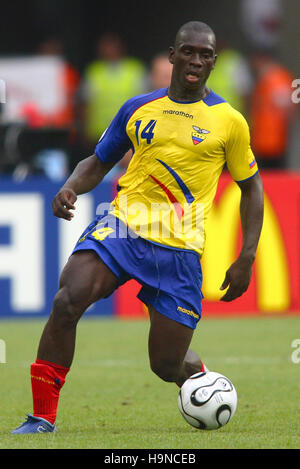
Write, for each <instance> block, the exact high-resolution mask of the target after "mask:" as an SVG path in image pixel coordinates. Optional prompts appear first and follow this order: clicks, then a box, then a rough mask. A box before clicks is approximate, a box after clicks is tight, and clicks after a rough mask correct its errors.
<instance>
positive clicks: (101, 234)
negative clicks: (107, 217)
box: [92, 226, 115, 241]
mask: <svg viewBox="0 0 300 469" xmlns="http://www.w3.org/2000/svg"><path fill="white" fill-rule="evenodd" d="M114 231H115V230H113V229H112V228H110V227H109V226H106V227H103V228H100V229H99V230H96V231H94V232H93V233H92V236H93V237H94V238H95V239H96V240H97V241H103V240H104V239H105V238H106V237H107V236H108V235H109V234H111V233H113V232H114Z"/></svg>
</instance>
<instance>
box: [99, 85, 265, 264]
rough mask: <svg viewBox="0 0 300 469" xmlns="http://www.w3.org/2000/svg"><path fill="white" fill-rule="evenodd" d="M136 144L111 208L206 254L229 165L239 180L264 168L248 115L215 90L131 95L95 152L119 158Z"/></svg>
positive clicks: (133, 224)
mask: <svg viewBox="0 0 300 469" xmlns="http://www.w3.org/2000/svg"><path fill="white" fill-rule="evenodd" d="M130 148H131V149H132V150H133V157H132V159H131V161H130V164H129V166H128V169H127V171H126V173H125V174H124V175H123V176H122V177H121V178H120V180H119V181H118V194H117V196H116V198H115V199H114V200H113V202H112V204H111V213H112V214H113V215H115V216H116V217H118V218H120V219H121V220H122V221H123V222H125V223H126V224H127V226H128V227H129V228H130V229H131V230H132V231H133V232H134V233H136V234H137V235H139V236H141V237H143V238H145V239H147V240H149V241H151V242H154V243H158V244H160V245H164V246H167V247H169V248H175V249H188V250H192V251H195V252H197V253H198V254H199V255H200V256H201V255H202V253H203V249H204V244H205V222H206V220H207V217H208V214H209V211H210V209H211V206H212V203H213V200H214V197H215V194H216V190H217V185H218V180H219V177H220V175H221V172H222V170H223V168H224V165H225V164H226V165H227V168H228V170H229V172H230V174H231V175H232V177H233V179H234V180H235V181H237V182H239V181H244V180H246V179H249V178H251V177H253V176H254V175H255V174H256V172H257V171H258V169H257V164H256V161H255V157H254V155H253V153H252V150H251V148H250V136H249V128H248V125H247V122H246V120H245V119H244V117H243V116H242V115H241V114H240V113H239V112H238V111H236V110H235V109H233V108H232V107H231V106H230V105H229V104H228V103H227V102H226V101H225V100H224V99H223V98H221V97H220V96H218V95H217V94H216V93H214V92H213V91H210V92H209V94H208V95H207V97H206V98H204V99H201V100H198V101H193V102H185V103H183V102H178V101H175V100H173V99H171V98H170V97H169V96H168V88H163V89H160V90H156V91H154V92H152V93H148V94H146V95H141V96H136V97H134V98H131V99H130V100H128V101H127V102H126V103H125V104H124V105H123V106H122V107H121V109H120V110H119V112H118V114H117V115H116V116H115V118H114V119H113V121H112V122H111V124H110V126H109V127H108V128H107V129H106V131H105V132H104V133H103V135H102V136H101V137H100V140H99V142H98V144H97V146H96V149H95V153H96V155H97V157H98V158H99V159H100V161H102V162H105V163H107V162H117V161H119V160H120V159H121V158H122V157H123V155H124V153H125V152H126V151H128V150H129V149H130Z"/></svg>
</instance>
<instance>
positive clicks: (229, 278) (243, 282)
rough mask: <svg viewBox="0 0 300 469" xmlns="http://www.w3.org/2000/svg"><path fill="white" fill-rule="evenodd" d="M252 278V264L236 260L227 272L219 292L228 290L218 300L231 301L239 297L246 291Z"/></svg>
mask: <svg viewBox="0 0 300 469" xmlns="http://www.w3.org/2000/svg"><path fill="white" fill-rule="evenodd" d="M251 276H252V262H250V261H248V260H241V259H237V260H236V261H235V262H234V263H233V264H232V265H231V266H230V268H229V269H228V270H227V272H226V275H225V279H224V282H223V283H222V285H221V287H220V290H226V288H228V290H227V291H226V293H225V295H223V296H222V297H221V298H220V299H221V301H232V300H235V299H236V298H238V297H239V296H241V295H242V294H243V293H245V291H246V290H247V289H248V287H249V284H250V280H251Z"/></svg>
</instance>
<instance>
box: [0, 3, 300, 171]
mask: <svg viewBox="0 0 300 469" xmlns="http://www.w3.org/2000/svg"><path fill="white" fill-rule="evenodd" d="M261 10H264V12H263V13H264V15H265V18H264V19H263V22H264V24H263V27H260V26H262V25H259V21H257V19H256V20H255V18H254V12H256V13H257V12H259V11H260V13H261ZM245 12H246V13H245ZM0 13H1V28H0V58H1V59H3V58H6V57H7V58H12V57H16V58H19V57H24V56H25V57H33V56H35V55H36V54H38V53H39V52H40V51H39V46H40V45H41V44H42V43H44V42H45V41H48V40H49V39H55V40H58V41H59V43H60V44H61V45H62V51H61V53H62V55H63V57H64V60H65V61H66V62H67V63H68V64H70V66H71V67H73V68H74V70H75V71H76V72H78V75H79V78H80V86H78V90H79V92H77V93H76V94H74V102H75V99H76V100H77V101H76V102H75V104H76V106H77V108H76V111H75V112H76V113H77V114H76V117H75V118H74V119H73V122H72V124H74V123H75V125H73V134H74V132H75V133H76V135H77V137H78V135H79V134H80V131H81V129H82V128H83V125H82V120H81V122H80V118H81V117H80V118H79V119H78V115H80V113H81V114H82V115H83V112H82V110H81V109H80V106H82V102H81V100H82V96H85V94H84V91H85V90H86V88H85V87H84V83H85V81H84V77H85V71H86V70H87V68H88V67H89V64H91V63H92V62H93V60H95V56H96V55H97V52H96V46H97V41H98V40H99V37H100V36H101V35H103V34H104V33H106V32H107V33H116V34H118V35H119V36H120V38H121V40H122V41H123V43H124V45H125V47H126V49H125V53H126V54H127V56H128V57H135V58H136V59H137V60H139V61H140V62H141V63H143V64H144V65H145V67H146V69H148V70H150V69H151V66H152V60H153V58H154V57H155V56H156V54H159V53H161V52H163V51H167V50H168V47H169V46H170V45H172V44H173V41H174V37H175V34H176V32H177V30H178V28H179V27H180V26H181V25H182V24H184V23H185V22H187V21H190V20H200V21H203V22H206V23H208V24H209V25H210V26H211V27H212V29H213V30H214V31H215V33H216V36H217V46H218V45H219V46H221V45H222V46H224V44H226V47H227V48H229V49H231V50H233V51H235V52H237V53H239V54H240V55H241V56H242V57H243V59H245V61H246V62H249V64H248V65H249V66H250V67H251V64H250V58H251V54H253V51H254V50H255V49H256V50H257V48H260V47H264V48H265V49H268V52H271V54H272V57H274V58H275V60H276V62H277V64H279V65H280V66H282V67H284V68H285V69H286V71H288V72H289V73H290V74H291V76H292V77H293V78H294V79H295V78H300V29H299V24H298V21H299V18H300V2H299V1H296V0H210V1H209V2H207V1H205V0H188V1H186V2H182V1H179V0H173V1H165V2H163V1H161V0H160V1H158V0H152V1H151V2H140V1H136V0H127V1H126V2H104V1H101V0H26V1H21V0H10V1H3V0H2V2H1V10H0ZM217 52H218V51H217ZM218 64H219V66H218V70H220V66H221V65H220V59H219V62H217V65H218ZM250 71H251V70H250ZM2 78H3V77H2ZM293 78H292V79H291V80H290V82H289V84H288V85H287V88H286V97H285V99H286V101H287V107H289V103H290V102H291V96H292V92H293V89H292V86H291V85H290V83H292V80H293ZM0 79H1V70H0ZM256 79H257V76H254V79H253V81H252V84H251V86H252V87H253V85H255V83H256V81H255V80H256ZM242 81H243V80H242V79H241V78H239V77H238V82H237V83H238V84H239V83H241V82H242ZM246 81H247V80H246ZM238 84H234V85H233V86H234V87H236V90H237V88H238V87H239V86H238ZM158 87H163V86H158ZM299 88H300V85H299ZM7 89H8V91H9V83H8V84H7ZM114 89H116V87H115V88H114ZM153 89H154V88H153ZM213 89H214V90H215V91H217V92H218V93H219V94H221V95H222V96H223V97H225V99H227V100H228V101H229V102H230V103H232V102H231V101H230V100H229V99H228V98H227V97H226V96H225V95H223V94H222V92H219V91H218V90H216V89H215V88H213ZM106 94H107V95H109V96H112V94H113V93H106ZM134 94H140V93H138V92H136V93H134ZM275 94H277V95H278V93H277V91H276V92H275ZM8 95H9V93H8ZM298 96H299V100H300V92H299V93H298ZM78 97H79V98H78ZM273 97H274V96H273ZM271 98H272V97H271ZM271 98H270V99H271ZM279 98H280V96H279ZM246 99H247V100H248V102H247V104H249V103H250V100H251V99H252V96H251V92H250V91H248V97H247V98H246ZM276 99H277V96H276V97H275V101H276ZM280 99H281V98H280ZM78 103H79V105H78ZM277 104H278V103H275V105H277ZM280 105H281V104H280ZM299 106H300V104H295V105H294V109H293V114H294V117H293V126H290V124H289V123H288V124H287V125H288V126H289V127H290V130H289V135H288V139H287V140H288V145H287V147H288V148H287V150H286V151H285V155H284V160H285V167H286V168H289V169H299V168H300V158H299V152H300V137H299V135H300V123H299ZM82 108H83V106H82ZM98 108H99V106H98ZM3 109H4V107H3V106H2V111H3ZM0 111H1V108H0ZM288 112H290V111H289V110H288V111H287V119H289V115H288ZM243 114H244V113H243ZM270 114H271V116H272V112H270ZM244 115H245V117H246V119H247V120H248V123H250V121H251V115H250V114H248V115H246V114H244ZM76 119H77V120H76ZM96 120H97V119H96ZM262 121H263V119H262ZM29 127H30V126H29ZM250 127H251V125H250ZM10 128H12V126H10ZM74 129H75V130H74ZM7 130H9V129H8V128H5V129H4V130H3V131H2V130H1V128H0V163H2V167H3V168H8V170H9V171H11V170H14V168H15V167H16V166H17V165H18V163H19V162H22V158H23V154H21V153H22V152H21V151H20V150H19V148H17V144H16V145H15V147H16V148H17V150H18V152H19V155H17V156H14V155H13V152H12V151H11V147H8V146H7V145H6V144H5V143H4V144H3V145H1V135H2V134H4V135H7ZM251 130H252V128H251ZM1 132H2V133H1ZM5 132H6V134H5ZM269 133H273V135H276V134H278V131H273V132H269ZM73 134H72V135H73ZM262 134H263V135H265V133H264V132H262ZM52 135H54V132H53V130H52ZM69 135H70V134H68V139H69ZM100 135H101V132H100V131H99V133H98V134H97V138H93V140H92V147H91V148H94V143H95V141H97V140H98V138H99V136H100ZM45 138H46V141H47V142H48V141H50V138H49V136H46V137H45ZM51 138H52V137H51ZM80 138H81V137H78V138H77V141H76V142H75V143H74V145H73V148H72V149H71V150H68V152H69V154H71V157H70V158H71V163H70V165H69V166H70V169H72V168H73V167H74V165H75V164H76V162H77V161H78V159H81V158H83V157H85V156H86V155H87V154H89V151H90V147H88V149H86V147H84V145H83V146H82V148H81V147H80ZM2 140H3V138H2ZM15 140H16V141H17V139H15ZM69 140H70V139H69ZM7 141H9V139H6V142H7ZM29 141H30V142H33V141H37V139H36V134H35V137H34V139H33V138H32V136H30V135H29ZM18 143H19V142H18ZM5 145H6V149H5V148H4V147H5ZM42 146H43V145H42V144H41V145H40V147H42ZM46 146H47V145H46ZM2 147H3V148H4V150H3V149H2V150H1V148H2ZM33 150H34V151H35V149H33ZM33 150H32V151H31V152H30V154H32V152H33ZM26 151H27V150H26ZM26 151H25V153H26ZM91 151H92V150H91ZM1 152H2V153H1ZM23 153H24V151H23ZM27 153H29V152H28V151H27ZM16 154H17V152H15V155H16ZM1 155H2V156H1ZM7 155H8V156H7ZM12 155H13V156H12ZM20 155H21V156H20ZM256 155H257V152H256ZM30 158H31V157H30ZM7 159H8V160H9V161H8V165H7ZM27 159H28V158H27ZM277 160H278V161H279V159H278V158H277ZM282 160H283V159H282ZM282 167H283V166H282Z"/></svg>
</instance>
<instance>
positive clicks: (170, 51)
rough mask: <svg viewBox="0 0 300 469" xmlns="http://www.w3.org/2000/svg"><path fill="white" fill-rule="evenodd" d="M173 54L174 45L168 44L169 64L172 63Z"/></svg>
mask: <svg viewBox="0 0 300 469" xmlns="http://www.w3.org/2000/svg"><path fill="white" fill-rule="evenodd" d="M174 54H175V49H174V47H172V46H170V47H169V62H170V64H172V65H173V64H174Z"/></svg>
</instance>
